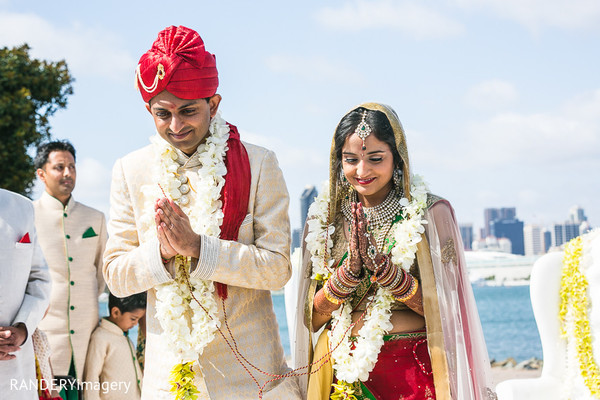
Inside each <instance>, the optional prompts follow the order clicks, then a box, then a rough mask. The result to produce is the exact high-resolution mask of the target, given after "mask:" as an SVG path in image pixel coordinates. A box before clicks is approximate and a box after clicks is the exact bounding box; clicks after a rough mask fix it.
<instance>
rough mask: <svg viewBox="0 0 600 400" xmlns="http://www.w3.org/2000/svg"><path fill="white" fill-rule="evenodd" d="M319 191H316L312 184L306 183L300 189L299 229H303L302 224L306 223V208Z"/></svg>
mask: <svg viewBox="0 0 600 400" xmlns="http://www.w3.org/2000/svg"><path fill="white" fill-rule="evenodd" d="M318 194H319V193H318V192H317V188H315V186H314V185H308V186H306V187H305V188H304V191H302V194H301V195H300V231H302V230H303V229H304V224H305V223H306V216H307V215H308V208H309V207H310V205H311V204H312V203H313V201H315V197H317V195H318Z"/></svg>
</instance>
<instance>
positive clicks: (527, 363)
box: [490, 357, 544, 371]
mask: <svg viewBox="0 0 600 400" xmlns="http://www.w3.org/2000/svg"><path fill="white" fill-rule="evenodd" d="M490 364H491V365H492V368H513V369H524V370H530V371H531V370H541V369H542V367H543V366H544V361H543V360H540V359H539V358H536V357H533V358H530V359H529V360H524V361H521V362H517V360H515V359H514V358H512V357H509V358H507V359H506V360H503V361H496V360H494V359H492V360H491V361H490Z"/></svg>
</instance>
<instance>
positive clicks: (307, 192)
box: [292, 185, 319, 250]
mask: <svg viewBox="0 0 600 400" xmlns="http://www.w3.org/2000/svg"><path fill="white" fill-rule="evenodd" d="M318 194H319V193H318V192H317V189H316V188H315V186H314V185H309V186H306V188H304V190H303V191H302V194H301V195H300V229H294V230H293V231H292V250H293V249H295V248H296V247H301V243H300V242H301V241H302V232H303V231H304V224H306V217H307V216H308V209H309V208H310V205H311V204H312V203H313V201H315V197H317V195H318Z"/></svg>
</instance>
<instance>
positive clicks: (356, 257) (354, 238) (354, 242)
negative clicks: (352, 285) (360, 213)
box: [348, 203, 363, 276]
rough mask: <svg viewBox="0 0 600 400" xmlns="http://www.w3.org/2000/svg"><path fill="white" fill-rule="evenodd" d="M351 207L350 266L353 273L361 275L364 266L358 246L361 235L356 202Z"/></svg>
mask: <svg viewBox="0 0 600 400" xmlns="http://www.w3.org/2000/svg"><path fill="white" fill-rule="evenodd" d="M350 209H351V211H352V213H351V214H352V219H351V221H350V249H349V251H348V268H349V269H350V272H351V273H352V275H354V276H361V274H362V268H363V266H362V260H361V257H360V251H359V248H358V247H359V237H358V227H357V225H356V217H355V210H356V203H352V204H350Z"/></svg>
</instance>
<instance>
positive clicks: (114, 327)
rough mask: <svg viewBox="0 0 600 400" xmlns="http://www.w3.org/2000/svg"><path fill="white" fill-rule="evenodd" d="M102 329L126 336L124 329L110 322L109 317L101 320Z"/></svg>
mask: <svg viewBox="0 0 600 400" xmlns="http://www.w3.org/2000/svg"><path fill="white" fill-rule="evenodd" d="M100 327H101V328H102V329H106V330H107V331H109V332H110V333H114V334H115V335H120V336H123V335H125V332H123V329H121V328H119V325H117V324H115V323H114V322H111V321H109V320H108V318H107V317H104V318H102V319H101V320H100Z"/></svg>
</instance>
